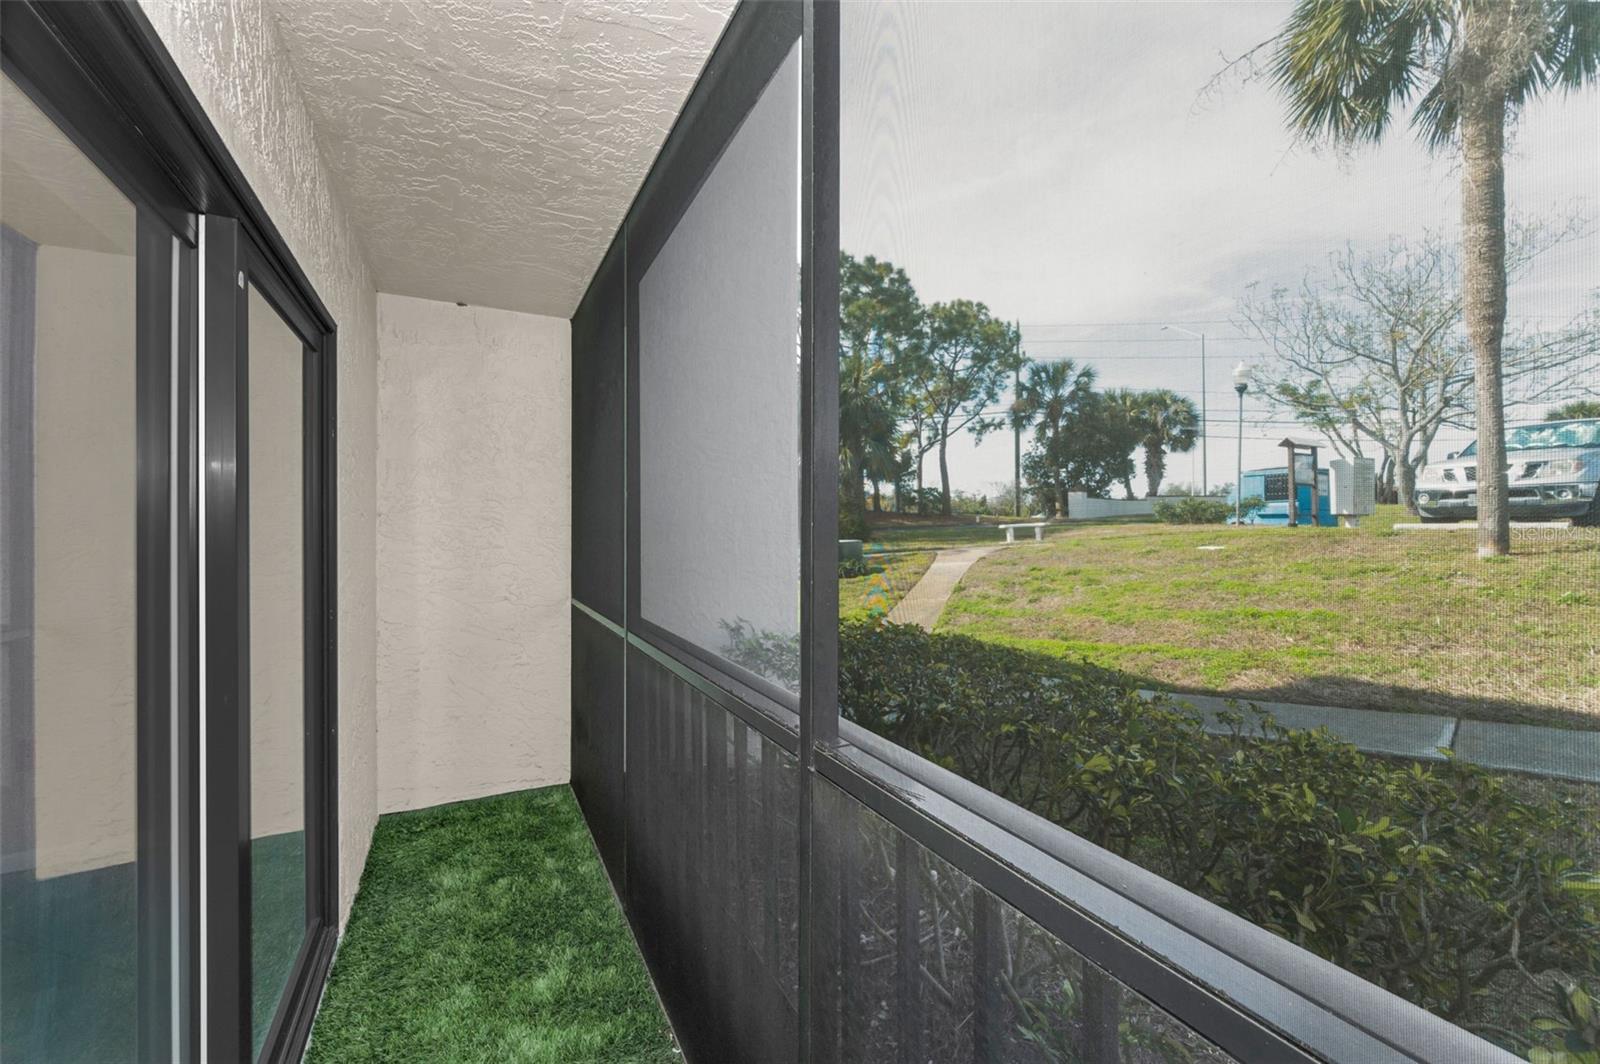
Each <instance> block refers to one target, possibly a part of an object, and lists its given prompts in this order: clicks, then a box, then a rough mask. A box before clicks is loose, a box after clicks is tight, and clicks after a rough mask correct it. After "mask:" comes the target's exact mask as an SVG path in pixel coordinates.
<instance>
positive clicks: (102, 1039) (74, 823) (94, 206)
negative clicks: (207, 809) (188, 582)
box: [0, 79, 138, 1061]
mask: <svg viewBox="0 0 1600 1064" xmlns="http://www.w3.org/2000/svg"><path fill="white" fill-rule="evenodd" d="M134 242H135V212H134V209H133V206H132V205H131V204H130V203H129V202H128V201H127V200H126V199H125V198H124V197H123V196H122V195H121V194H120V193H119V192H118V191H117V190H116V188H114V187H113V186H112V185H111V183H110V182H109V181H107V180H106V178H105V177H104V176H103V175H102V174H101V173H100V172H99V171H98V170H97V169H96V168H95V167H94V165H93V164H92V163H90V162H89V161H88V160H87V159H86V158H84V156H83V155H82V154H81V153H80V152H79V151H78V150H77V148H75V147H74V146H73V145H72V143H71V142H70V141H68V140H67V138H66V137H65V136H63V135H62V134H61V132H60V131H59V130H57V129H56V128H55V126H54V125H52V124H51V122H50V121H49V120H48V119H47V118H46V117H45V116H44V115H43V114H42V113H41V112H40V111H39V110H38V109H36V108H35V107H34V106H33V104H32V103H31V102H30V101H28V100H27V98H26V97H25V96H23V94H22V93H21V92H20V91H19V90H18V89H17V87H16V86H15V85H14V84H13V83H12V82H11V81H10V80H9V79H5V80H4V81H3V82H0V252H3V267H0V345H3V351H0V355H3V357H4V365H3V366H0V486H3V499H0V537H3V539H0V699H3V701H0V745H3V755H4V763H3V765H0V785H3V787H4V794H3V796H0V953H3V960H0V1058H3V1059H5V1060H27V1061H58V1060H59V1061H78V1060H128V1059H132V1058H133V1056H134V1055H135V1053H136V1052H137V1043H136V1038H137V1031H138V1024H137V1013H136V986H135V980H136V972H137V967H136V951H137V941H136V929H137V921H138V912H137V907H136V896H135V881H136V877H135V859H136V856H137V847H138V836H137V824H136V822H135V818H136V811H137V800H136V794H135V785H136V780H137V761H136V757H137V748H136V731H137V728H136V705H135V699H136V681H137V671H136V664H135V649H136V643H135V638H136V613H135V608H136V594H137V584H136V575H135V557H134V550H135V542H136V537H135V466H134V450H135V405H134V392H135V387H134V385H135V352H134V335H135V334H134V318H135V308H134V291H135V280H134V258H133V255H134Z"/></svg>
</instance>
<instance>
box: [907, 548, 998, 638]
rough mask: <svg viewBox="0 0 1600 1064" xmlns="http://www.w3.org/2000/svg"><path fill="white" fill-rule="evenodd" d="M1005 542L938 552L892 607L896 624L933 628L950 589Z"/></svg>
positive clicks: (947, 598)
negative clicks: (914, 583) (973, 565)
mask: <svg viewBox="0 0 1600 1064" xmlns="http://www.w3.org/2000/svg"><path fill="white" fill-rule="evenodd" d="M1002 546H1003V544H1001V545H996V546H993V547H952V548H950V549H949V550H942V551H940V552H939V553H938V554H937V555H935V556H934V559H933V564H932V565H930V566H928V571H927V572H925V573H923V574H922V579H921V580H918V581H917V582H916V585H915V586H913V587H912V588H911V590H910V591H907V592H906V597H905V598H903V599H901V600H900V601H899V603H897V604H896V605H895V608H894V609H892V610H890V611H889V620H890V621H892V622H894V623H895V624H914V625H917V626H918V627H920V628H926V629H928V631H930V632H931V631H933V626H934V625H935V624H937V623H938V621H939V614H941V613H943V612H944V604H945V603H946V602H948V601H950V593H951V592H953V591H954V590H955V589H956V585H957V584H959V583H960V582H961V578H962V577H963V576H965V575H966V574H967V570H968V569H970V568H972V563H973V562H975V561H977V560H978V559H979V558H984V557H987V556H988V555H990V554H993V553H994V552H995V551H997V550H1000V549H1001V548H1002Z"/></svg>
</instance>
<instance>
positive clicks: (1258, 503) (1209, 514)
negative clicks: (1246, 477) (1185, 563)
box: [1155, 495, 1266, 525]
mask: <svg viewBox="0 0 1600 1064" xmlns="http://www.w3.org/2000/svg"><path fill="white" fill-rule="evenodd" d="M1265 505H1266V503H1265V501H1263V500H1262V499H1261V498H1260V497H1259V496H1256V495H1251V496H1249V497H1247V498H1245V499H1243V500H1241V501H1240V503H1239V510H1240V514H1241V516H1243V517H1249V516H1250V515H1251V514H1253V513H1255V512H1256V511H1257V510H1259V509H1261V507H1263V506H1265ZM1155 515H1156V520H1157V521H1164V522H1166V523H1167V524H1169V525H1224V524H1227V523H1228V518H1230V517H1232V516H1233V503H1231V502H1224V501H1222V500H1220V499H1200V498H1194V497H1191V496H1182V497H1174V498H1170V499H1162V500H1161V501H1160V502H1158V503H1156V507H1155Z"/></svg>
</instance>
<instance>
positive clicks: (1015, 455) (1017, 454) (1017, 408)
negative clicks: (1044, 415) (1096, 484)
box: [1011, 321, 1022, 517]
mask: <svg viewBox="0 0 1600 1064" xmlns="http://www.w3.org/2000/svg"><path fill="white" fill-rule="evenodd" d="M1021 355H1022V323H1021V322H1020V321H1019V322H1017V356H1018V358H1017V372H1016V376H1015V377H1013V378H1012V384H1011V447H1012V459H1011V492H1012V509H1013V510H1014V511H1015V512H1014V514H1013V516H1015V517H1021V516H1022V419H1021V417H1020V416H1019V415H1020V413H1021V404H1022V359H1021Z"/></svg>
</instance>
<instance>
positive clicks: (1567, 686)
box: [896, 507, 1600, 728]
mask: <svg viewBox="0 0 1600 1064" xmlns="http://www.w3.org/2000/svg"><path fill="white" fill-rule="evenodd" d="M1402 519H1404V512H1403V511H1402V510H1401V509H1400V508H1399V507H1385V508H1382V512H1380V514H1379V515H1378V517H1377V518H1369V519H1367V520H1366V521H1365V522H1363V527H1361V528H1357V529H1312V528H1301V529H1289V528H1277V527H1247V528H1228V527H1219V526H1213V527H1192V526H1191V527H1181V526H1168V525H1159V524H1138V525H1120V526H1098V527H1088V528H1080V527H1075V526H1062V527H1059V528H1052V529H1050V530H1049V535H1048V536H1047V538H1046V541H1045V542H1044V543H1043V544H1033V543H1021V544H1019V545H1018V546H1017V547H1015V548H1013V549H1009V550H1005V551H1000V552H998V553H996V554H993V555H990V556H989V557H987V558H984V559H983V560H981V561H979V562H977V563H976V564H975V565H974V566H973V567H972V569H971V570H970V571H968V573H967V574H966V577H965V578H964V579H963V581H962V583H961V585H960V586H959V587H958V588H957V589H956V592H955V594H954V595H953V596H952V597H951V600H950V602H949V604H948V605H947V606H946V607H945V611H944V614H943V615H942V617H941V618H940V621H939V629H940V630H941V631H951V632H960V633H963V634H966V635H972V636H976V637H979V638H983V639H988V640H993V641H996V642H1000V643H1005V644H1009V645H1012V646H1017V647H1022V648H1026V649H1030V650H1038V651H1045V652H1048V653H1051V654H1056V655H1060V656H1064V657H1071V658H1086V659H1088V660H1090V661H1092V662H1095V663H1096V664H1100V665H1105V666H1108V667H1112V668H1116V669H1120V670H1123V671H1125V672H1128V673H1131V674H1133V675H1134V676H1136V677H1138V678H1139V679H1141V680H1142V681H1143V682H1146V683H1149V684H1150V685H1152V686H1159V687H1167V688H1171V689H1174V690H1181V691H1198V692H1220V693H1224V694H1237V695H1239V696H1241V697H1249V698H1255V699H1259V700H1272V701H1284V702H1304V703H1311V704H1323V705H1341V706H1354V707H1363V708H1371V709H1386V710H1401V711H1415V712H1431V713H1445V714H1449V715H1455V716H1462V717H1469V718H1477V719H1489V720H1509V721H1520V722H1531V723H1541V724H1550V725H1555V726H1566V727H1583V728H1595V727H1600V530H1596V529H1554V530H1552V529H1518V530H1516V531H1515V532H1514V533H1513V546H1514V553H1513V554H1512V556H1511V557H1509V558H1503V559H1492V560H1489V561H1480V560H1479V559H1478V558H1477V556H1476V542H1475V539H1474V536H1473V533H1471V532H1467V531H1424V532H1397V531H1395V530H1394V529H1393V527H1392V526H1393V525H1394V524H1395V523H1396V521H1397V520H1402ZM896 531H898V530H896ZM958 531H959V530H958ZM974 531H977V530H974ZM988 532H989V535H990V536H993V535H996V533H995V532H994V531H993V530H988ZM919 534H920V535H922V536H928V535H933V534H936V533H932V532H931V531H929V530H922V531H921V532H920V533H919ZM908 538H909V534H908ZM954 541H955V542H970V541H971V540H970V539H968V538H967V536H966V535H962V536H960V537H959V538H958V539H956V540H954ZM921 542H923V541H921V540H919V544H920V543H921ZM929 545H931V544H929ZM1202 547H1221V548H1222V549H1221V550H1202V549H1200V548H1202Z"/></svg>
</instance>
